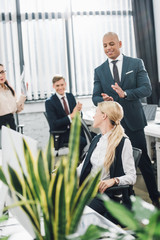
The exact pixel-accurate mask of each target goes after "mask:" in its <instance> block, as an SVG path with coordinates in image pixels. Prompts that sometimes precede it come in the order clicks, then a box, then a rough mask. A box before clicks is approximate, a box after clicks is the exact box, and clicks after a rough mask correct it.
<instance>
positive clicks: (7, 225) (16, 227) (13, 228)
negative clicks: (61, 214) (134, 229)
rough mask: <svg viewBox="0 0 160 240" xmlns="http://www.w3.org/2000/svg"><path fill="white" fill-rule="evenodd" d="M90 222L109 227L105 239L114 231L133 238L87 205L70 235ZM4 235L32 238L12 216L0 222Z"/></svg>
mask: <svg viewBox="0 0 160 240" xmlns="http://www.w3.org/2000/svg"><path fill="white" fill-rule="evenodd" d="M91 224H95V225H99V226H101V227H104V228H110V230H111V231H112V233H107V232H106V233H104V235H103V236H105V237H106V239H108V238H107V237H108V236H112V235H113V234H114V236H115V234H116V233H122V234H125V235H126V239H128V240H133V239H135V238H134V237H133V236H131V235H129V234H128V233H127V232H126V231H124V230H123V229H121V228H120V227H118V226H117V225H115V224H114V223H112V222H111V221H109V220H108V219H106V218H104V217H103V216H101V215H100V214H98V213H97V212H95V211H94V210H92V209H91V208H90V207H88V206H86V207H85V209H84V212H83V215H82V217H81V220H80V223H79V226H78V229H77V232H76V233H75V234H72V237H73V236H74V237H76V236H78V235H82V234H84V232H85V231H86V229H87V228H88V226H89V225H91ZM42 225H43V221H42ZM6 235H10V236H11V237H10V238H9V240H22V239H25V240H33V238H32V237H31V236H30V235H29V234H28V232H27V231H26V230H25V229H24V228H23V227H22V226H21V224H20V223H19V222H18V221H17V220H16V218H14V217H13V216H10V218H9V220H7V221H6V222H3V223H0V237H2V236H6ZM114 239H115V238H114Z"/></svg>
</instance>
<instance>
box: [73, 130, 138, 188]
mask: <svg viewBox="0 0 160 240" xmlns="http://www.w3.org/2000/svg"><path fill="white" fill-rule="evenodd" d="M109 134H110V132H108V133H106V134H105V135H102V137H101V138H100V140H99V142H98V143H97V146H96V148H95V149H94V151H93V153H92V155H91V159H90V161H91V164H92V169H91V175H92V176H95V175H96V173H97V172H98V171H99V170H100V169H102V172H101V180H106V179H110V173H109V171H108V172H106V170H105V168H104V160H105V155H106V149H107V145H108V136H109ZM121 157H122V165H123V170H124V173H125V175H124V176H121V177H118V179H119V185H125V184H130V185H133V184H135V182H136V169H135V162H134V158H133V150H132V145H131V142H130V140H129V139H128V138H126V139H125V141H124V146H123V150H122V156H121ZM84 161H85V159H84ZM84 161H83V162H82V163H81V164H80V165H79V166H78V168H77V173H78V176H80V173H81V170H82V167H83V164H84Z"/></svg>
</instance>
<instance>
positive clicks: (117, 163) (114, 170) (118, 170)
mask: <svg viewBox="0 0 160 240" xmlns="http://www.w3.org/2000/svg"><path fill="white" fill-rule="evenodd" d="M100 137H101V134H99V135H97V136H96V137H95V138H94V139H93V141H92V143H91V145H90V148H89V150H88V154H87V156H86V159H85V162H84V164H83V167H82V171H81V175H80V182H79V185H81V184H82V182H83V181H84V179H85V178H86V177H87V176H88V175H89V174H90V172H91V168H92V164H91V162H90V158H91V155H92V153H93V151H94V149H95V148H96V146H97V143H98V142H99V139H100ZM124 140H125V137H123V138H122V139H121V141H120V143H119V145H118V146H117V147H116V151H115V159H114V162H113V163H112V165H111V167H110V178H113V177H120V176H123V175H125V173H124V170H123V165H122V158H121V155H122V149H123V145H124Z"/></svg>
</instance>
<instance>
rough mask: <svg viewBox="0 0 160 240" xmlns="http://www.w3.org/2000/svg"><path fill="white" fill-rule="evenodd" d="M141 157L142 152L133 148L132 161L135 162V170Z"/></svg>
mask: <svg viewBox="0 0 160 240" xmlns="http://www.w3.org/2000/svg"><path fill="white" fill-rule="evenodd" d="M141 155H142V150H141V149H139V148H135V147H133V157H134V161H135V167H136V169H137V167H138V164H139V160H140V158H141Z"/></svg>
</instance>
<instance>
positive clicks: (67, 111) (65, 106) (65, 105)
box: [62, 97, 69, 115]
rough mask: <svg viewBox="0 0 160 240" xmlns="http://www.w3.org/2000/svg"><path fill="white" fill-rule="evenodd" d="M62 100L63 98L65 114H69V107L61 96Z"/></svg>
mask: <svg viewBox="0 0 160 240" xmlns="http://www.w3.org/2000/svg"><path fill="white" fill-rule="evenodd" d="M62 100H63V105H64V110H65V112H66V114H67V115H69V109H68V106H67V103H66V100H65V97H62Z"/></svg>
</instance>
